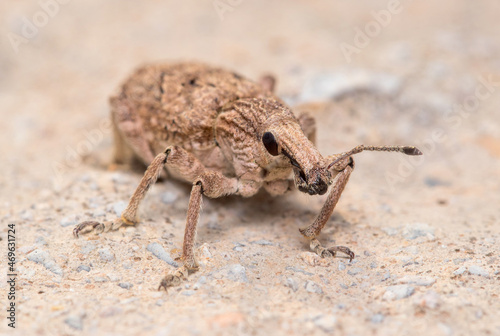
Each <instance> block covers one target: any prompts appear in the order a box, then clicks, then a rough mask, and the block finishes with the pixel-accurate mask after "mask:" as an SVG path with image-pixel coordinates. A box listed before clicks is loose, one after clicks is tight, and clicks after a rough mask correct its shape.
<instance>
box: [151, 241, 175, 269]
mask: <svg viewBox="0 0 500 336" xmlns="http://www.w3.org/2000/svg"><path fill="white" fill-rule="evenodd" d="M146 249H147V250H148V251H149V252H151V253H153V255H154V256H155V257H156V258H158V259H161V260H163V261H165V262H166V263H167V264H169V265H171V266H174V267H179V265H178V264H177V263H176V262H175V261H174V259H172V257H171V256H170V254H168V253H167V251H165V249H164V248H163V246H161V245H160V244H158V243H151V244H149V245H148V246H147V247H146Z"/></svg>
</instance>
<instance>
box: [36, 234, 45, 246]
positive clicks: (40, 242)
mask: <svg viewBox="0 0 500 336" xmlns="http://www.w3.org/2000/svg"><path fill="white" fill-rule="evenodd" d="M35 244H37V245H47V242H46V241H45V238H43V237H42V236H38V237H36V238H35Z"/></svg>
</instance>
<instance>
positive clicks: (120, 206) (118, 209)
mask: <svg viewBox="0 0 500 336" xmlns="http://www.w3.org/2000/svg"><path fill="white" fill-rule="evenodd" d="M126 207H127V202H125V201H118V202H115V203H113V204H111V209H112V210H113V212H114V213H115V215H116V216H117V217H120V216H121V214H122V212H123V210H125V208H126ZM108 211H110V209H109V208H108Z"/></svg>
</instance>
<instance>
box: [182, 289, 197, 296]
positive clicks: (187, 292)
mask: <svg viewBox="0 0 500 336" xmlns="http://www.w3.org/2000/svg"><path fill="white" fill-rule="evenodd" d="M194 293H196V291H194V290H185V291H183V292H182V293H181V294H182V295H185V296H191V295H193V294H194Z"/></svg>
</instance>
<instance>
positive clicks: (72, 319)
mask: <svg viewBox="0 0 500 336" xmlns="http://www.w3.org/2000/svg"><path fill="white" fill-rule="evenodd" d="M64 323H66V324H67V325H69V326H70V327H71V328H73V329H75V330H83V320H82V317H81V316H76V315H70V316H68V317H67V318H66V319H65V320H64Z"/></svg>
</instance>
